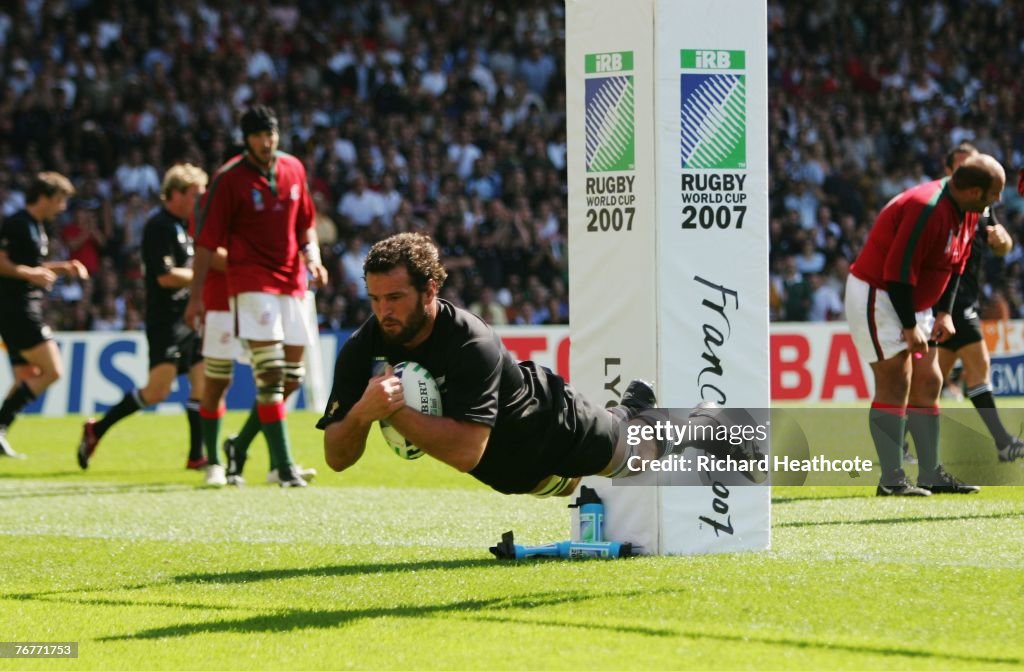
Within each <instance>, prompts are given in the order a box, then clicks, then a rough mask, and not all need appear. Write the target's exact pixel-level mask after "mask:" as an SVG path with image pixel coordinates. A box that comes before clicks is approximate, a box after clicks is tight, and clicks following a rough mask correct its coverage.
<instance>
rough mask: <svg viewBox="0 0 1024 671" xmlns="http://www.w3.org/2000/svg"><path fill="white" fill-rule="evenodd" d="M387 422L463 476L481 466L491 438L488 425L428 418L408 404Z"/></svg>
mask: <svg viewBox="0 0 1024 671" xmlns="http://www.w3.org/2000/svg"><path fill="white" fill-rule="evenodd" d="M387 420H388V421H389V422H390V423H391V425H392V426H394V427H395V430H397V431H398V432H399V433H400V434H402V435H403V436H404V437H405V438H406V440H408V441H410V442H411V443H412V444H413V445H415V446H416V447H418V448H420V449H421V450H423V451H424V452H426V453H427V454H429V455H430V456H432V457H434V458H435V459H437V460H439V461H443V462H444V463H446V464H448V465H449V466H451V467H452V468H454V469H456V470H458V471H461V472H463V473H468V472H469V471H471V470H473V469H474V468H476V465H477V464H479V463H480V459H481V458H483V456H484V450H485V449H486V448H487V441H488V440H489V439H490V437H491V427H489V426H487V425H486V424H477V423H476V422H466V421H461V420H456V419H452V418H451V417H434V416H431V415H425V414H423V413H421V412H418V411H417V410H415V409H414V408H410V407H409V406H407V405H404V404H403V405H402V407H401V408H400V409H399V410H398V411H396V412H395V413H394V414H393V415H391V416H390V417H388V418H387Z"/></svg>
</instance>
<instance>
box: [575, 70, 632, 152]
mask: <svg viewBox="0 0 1024 671" xmlns="http://www.w3.org/2000/svg"><path fill="white" fill-rule="evenodd" d="M583 65H584V69H585V70H586V73H587V74H588V75H601V76H598V77H587V78H586V79H585V81H584V88H585V90H584V110H585V112H584V114H585V118H584V127H585V140H586V142H585V144H586V146H585V160H584V162H585V164H586V168H587V172H615V171H621V170H633V169H635V150H636V138H635V134H636V128H635V110H634V100H633V96H634V81H633V75H632V74H627V73H629V72H630V71H632V70H633V52H632V51H612V52H608V53H604V54H586V55H585V57H584V60H583Z"/></svg>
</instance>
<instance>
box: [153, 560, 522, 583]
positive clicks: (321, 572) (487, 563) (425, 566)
mask: <svg viewBox="0 0 1024 671" xmlns="http://www.w3.org/2000/svg"><path fill="white" fill-rule="evenodd" d="M515 564H516V562H499V561H498V560H496V559H443V560H442V559H431V560H425V561H414V562H397V563H390V564H383V563H382V564H339V565H337V566H307V567H303V568H282V569H268V570H262V571H234V572H231V573H188V574H185V575H179V576H175V577H173V578H171V579H170V581H169V582H170V583H171V584H180V583H192V582H194V583H222V584H239V583H254V582H261V581H264V580H286V579H288V578H308V577H317V578H329V577H341V576H352V575H370V574H378V573H380V574H384V573H408V572H414V571H447V570H452V569H464V568H485V567H496V566H512V565H515Z"/></svg>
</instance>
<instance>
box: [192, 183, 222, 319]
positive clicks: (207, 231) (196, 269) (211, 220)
mask: <svg viewBox="0 0 1024 671" xmlns="http://www.w3.org/2000/svg"><path fill="white" fill-rule="evenodd" d="M219 183H220V175H218V177H217V178H216V179H215V180H214V182H213V184H212V185H211V187H210V190H209V191H207V192H206V193H204V194H203V197H202V200H201V201H200V204H199V208H198V210H197V213H196V215H195V222H196V225H195V229H196V235H195V256H194V257H193V258H192V286H191V288H190V289H189V296H188V305H187V306H186V307H185V324H187V325H188V326H189V327H190V328H193V329H196V330H199V328H200V327H201V326H202V323H203V318H204V317H205V316H206V306H205V305H203V286H205V284H206V275H207V273H209V271H210V266H211V265H212V264H213V255H214V251H215V250H218V249H219V248H221V247H226V245H227V234H226V225H227V223H226V222H227V220H228V218H229V217H230V216H231V202H230V200H231V195H230V192H229V191H228V189H227V187H220V188H218V185H219ZM224 255H225V258H226V257H227V251H225V252H224Z"/></svg>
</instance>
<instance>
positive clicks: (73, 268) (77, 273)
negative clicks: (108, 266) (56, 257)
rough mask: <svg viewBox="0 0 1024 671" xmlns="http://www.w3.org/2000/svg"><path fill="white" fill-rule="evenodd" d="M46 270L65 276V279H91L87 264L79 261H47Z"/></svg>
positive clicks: (44, 264) (45, 263)
mask: <svg viewBox="0 0 1024 671" xmlns="http://www.w3.org/2000/svg"><path fill="white" fill-rule="evenodd" d="M43 267H44V268H49V269H50V270H52V271H53V272H55V273H57V274H58V275H64V276H65V277H74V278H75V279H79V280H87V279H89V269H88V268H86V267H85V264H84V263H82V262H81V261H79V260H78V259H71V260H69V261H45V262H44V263H43Z"/></svg>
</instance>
